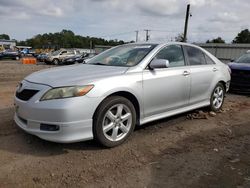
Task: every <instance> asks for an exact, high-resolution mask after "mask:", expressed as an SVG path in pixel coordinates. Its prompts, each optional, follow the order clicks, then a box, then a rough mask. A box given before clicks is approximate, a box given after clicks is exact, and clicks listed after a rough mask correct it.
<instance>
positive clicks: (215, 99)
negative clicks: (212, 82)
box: [210, 83, 225, 112]
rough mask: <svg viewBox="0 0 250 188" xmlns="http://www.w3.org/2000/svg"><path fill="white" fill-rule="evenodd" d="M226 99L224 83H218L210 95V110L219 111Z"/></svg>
mask: <svg viewBox="0 0 250 188" xmlns="http://www.w3.org/2000/svg"><path fill="white" fill-rule="evenodd" d="M224 99H225V87H224V86H223V84H222V83H218V84H217V85H216V86H215V88H214V89H213V92H212V94H211V97H210V110H212V111H214V112H218V111H219V110H220V109H221V108H222V105H223V103H224Z"/></svg>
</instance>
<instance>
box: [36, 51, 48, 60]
mask: <svg viewBox="0 0 250 188" xmlns="http://www.w3.org/2000/svg"><path fill="white" fill-rule="evenodd" d="M47 58H48V54H45V53H41V54H38V55H37V56H36V59H37V60H38V61H40V62H45V60H46V59H47Z"/></svg>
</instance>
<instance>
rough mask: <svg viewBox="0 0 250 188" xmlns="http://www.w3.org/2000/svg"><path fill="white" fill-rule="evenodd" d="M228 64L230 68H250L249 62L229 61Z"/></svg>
mask: <svg viewBox="0 0 250 188" xmlns="http://www.w3.org/2000/svg"><path fill="white" fill-rule="evenodd" d="M228 66H229V67H230V68H231V69H238V70H250V63H248V64H247V63H235V62H233V63H229V64H228Z"/></svg>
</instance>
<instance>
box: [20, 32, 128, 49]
mask: <svg viewBox="0 0 250 188" xmlns="http://www.w3.org/2000/svg"><path fill="white" fill-rule="evenodd" d="M124 43H125V42H124V41H122V40H119V41H118V40H105V39H103V38H96V37H89V36H87V37H83V36H80V35H75V34H74V33H73V32H72V31H70V30H65V29H64V30H62V31H61V32H56V33H45V34H38V35H36V36H34V37H33V38H30V39H27V40H25V41H17V45H20V46H32V47H33V48H53V49H59V48H94V45H108V46H115V45H119V44H124Z"/></svg>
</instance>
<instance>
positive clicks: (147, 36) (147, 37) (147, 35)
mask: <svg viewBox="0 0 250 188" xmlns="http://www.w3.org/2000/svg"><path fill="white" fill-rule="evenodd" d="M144 31H146V41H148V39H149V34H148V33H149V31H150V30H149V29H145V30H144Z"/></svg>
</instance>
